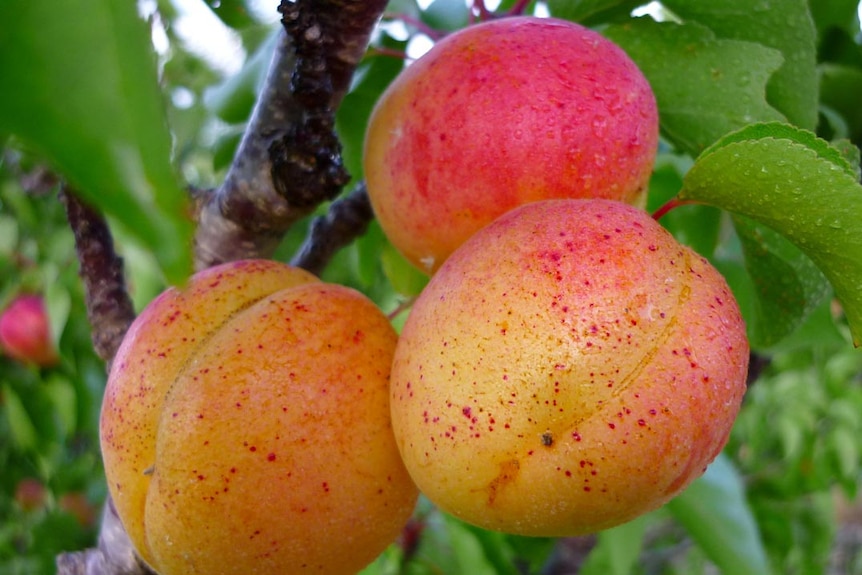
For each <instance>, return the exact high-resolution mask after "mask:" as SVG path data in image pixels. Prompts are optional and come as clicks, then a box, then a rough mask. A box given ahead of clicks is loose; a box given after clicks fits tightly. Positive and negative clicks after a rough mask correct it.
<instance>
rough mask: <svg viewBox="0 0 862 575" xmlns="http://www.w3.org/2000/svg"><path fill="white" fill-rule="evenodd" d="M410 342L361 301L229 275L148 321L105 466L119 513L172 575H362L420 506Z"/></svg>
mask: <svg viewBox="0 0 862 575" xmlns="http://www.w3.org/2000/svg"><path fill="white" fill-rule="evenodd" d="M395 342H396V335H395V333H394V331H393V329H392V327H391V325H390V324H389V322H388V320H387V318H386V317H385V315H383V314H382V313H381V312H380V310H379V309H378V308H377V307H375V306H374V304H373V303H372V302H371V301H370V300H368V299H367V298H365V296H363V295H361V294H359V293H358V292H355V291H353V290H351V289H349V288H346V287H342V286H336V285H330V284H326V283H323V282H320V281H319V280H318V279H317V278H315V277H314V276H312V275H311V274H308V273H306V272H304V271H302V270H299V269H296V268H292V267H289V266H286V265H283V264H279V263H275V262H269V261H244V262H236V263H231V264H225V265H222V266H218V267H215V268H211V269H208V270H206V271H203V272H200V273H198V274H197V275H195V276H194V277H193V278H192V279H191V281H190V283H189V285H188V286H186V287H185V288H184V289H181V290H180V289H169V290H168V291H166V292H165V293H163V294H162V295H161V296H159V297H158V298H157V299H156V300H154V301H153V302H152V303H151V304H150V305H149V306H148V307H147V308H146V309H145V310H144V311H143V312H142V313H141V315H140V316H139V317H138V318H137V319H136V321H135V322H134V323H133V325H132V326H131V328H130V330H129V332H128V334H127V335H126V337H125V339H124V340H123V343H122V346H121V347H120V349H119V351H118V353H117V355H116V358H115V360H114V362H113V365H112V369H111V372H110V376H109V380H108V386H107V389H106V393H105V399H104V404H103V408H102V414H101V422H100V426H101V428H100V431H101V440H102V452H103V455H104V462H105V472H106V475H107V480H108V487H109V489H110V492H111V495H112V497H113V500H114V504H115V505H116V508H117V512H118V514H119V516H120V518H121V520H122V521H123V524H124V526H125V527H126V530H127V531H128V533H129V536H130V537H131V540H132V542H133V543H134V544H135V546H136V548H137V550H138V552H139V553H140V555H141V556H142V557H143V558H144V559H145V560H146V561H147V563H149V564H150V565H151V566H152V567H153V568H154V569H155V570H156V571H158V572H159V573H161V574H162V575H173V574H178V575H179V574H193V573H222V574H230V573H238V574H239V573H243V574H245V573H303V572H314V573H333V574H348V573H350V574H352V573H355V572H356V571H358V570H359V569H361V568H362V567H363V566H364V565H366V564H367V563H369V562H370V561H371V560H373V559H374V557H375V556H376V555H377V554H379V553H380V552H381V551H382V550H383V549H384V548H385V547H386V546H387V545H388V544H389V543H390V542H392V541H393V540H394V539H395V537H396V536H397V535H398V533H400V530H401V528H402V527H403V525H404V524H405V523H406V522H407V520H408V518H409V516H410V514H411V512H412V509H413V505H414V503H415V500H416V497H417V491H416V487H415V486H414V485H413V483H412V482H411V480H410V478H409V476H408V475H407V472H406V470H405V468H404V466H403V463H402V462H401V459H400V457H399V454H398V449H397V447H396V445H395V440H394V437H393V434H392V429H391V423H390V414H389V396H388V389H389V388H388V379H389V370H390V364H391V360H392V354H393V352H394V347H395Z"/></svg>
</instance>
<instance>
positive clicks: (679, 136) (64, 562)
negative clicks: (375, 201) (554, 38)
mask: <svg viewBox="0 0 862 575" xmlns="http://www.w3.org/2000/svg"><path fill="white" fill-rule="evenodd" d="M183 4H184V5H186V6H187V5H188V3H179V2H177V3H174V2H171V1H169V0H158V1H156V0H149V1H140V2H138V3H133V2H125V3H122V2H114V1H113V0H96V1H90V2H84V1H82V0H74V1H69V2H65V3H63V6H59V5H57V4H56V3H55V2H49V1H47V0H7V1H5V2H4V3H3V4H2V5H0V78H2V84H3V87H2V89H0V145H2V156H0V308H4V309H5V308H6V307H7V306H8V305H9V304H10V303H11V302H12V301H13V300H14V299H15V298H16V297H17V296H18V295H19V294H22V293H30V294H39V295H41V296H42V297H43V298H44V302H45V307H46V309H47V315H48V318H49V324H50V329H51V334H52V337H53V345H55V346H56V348H57V349H58V350H59V356H60V359H59V362H57V363H55V364H51V365H44V366H38V365H33V364H27V363H26V362H21V361H19V360H16V359H14V358H13V357H11V356H10V355H9V354H6V355H2V356H0V469H2V470H3V471H2V474H0V574H6V573H9V574H13V573H50V572H54V571H55V570H57V567H56V566H55V561H57V557H58V556H59V565H60V567H59V572H61V573H73V572H78V573H86V572H90V573H96V572H101V571H98V570H94V569H96V567H94V566H101V567H99V568H102V569H103V571H104V572H112V573H119V572H127V573H132V572H140V573H143V572H144V571H142V570H141V569H140V568H139V567H135V565H134V563H133V562H131V560H130V555H129V549H128V547H127V546H124V545H123V542H122V540H121V539H122V538H120V540H117V539H115V538H114V537H115V536H117V534H118V533H120V535H121V532H118V531H117V525H116V521H115V520H114V521H112V516H111V513H110V511H108V512H107V513H106V515H105V517H106V520H105V523H104V526H102V520H101V516H102V508H103V503H104V501H105V498H106V488H105V480H104V475H103V472H102V469H101V464H100V455H99V445H98V429H97V421H98V412H99V406H100V401H101V395H102V390H103V388H104V385H105V377H106V376H105V362H106V361H110V358H111V357H112V355H113V352H114V351H115V350H116V346H117V345H118V343H119V340H120V338H121V337H122V334H123V332H124V330H125V328H126V327H127V326H128V323H129V322H130V320H131V318H132V317H133V316H134V313H135V312H136V311H139V310H140V309H141V308H142V307H143V306H144V305H145V304H146V303H147V302H149V301H150V300H151V299H152V298H154V297H155V296H156V295H157V294H158V293H159V292H160V291H161V290H162V289H164V288H165V286H167V285H169V284H174V283H179V282H182V281H183V279H184V278H185V277H187V275H188V274H189V273H190V272H191V270H192V269H193V267H196V268H201V267H206V266H209V265H212V264H214V263H218V262H223V261H229V260H234V259H239V258H241V257H269V258H274V259H278V260H281V261H286V262H293V263H296V264H298V265H301V266H303V267H305V268H307V269H309V270H312V271H314V272H315V273H319V274H321V275H322V277H323V278H324V279H325V280H327V281H331V282H336V283H341V284H345V285H348V286H351V287H354V288H357V289H359V290H360V291H362V292H364V293H365V294H367V295H368V296H370V297H371V298H372V299H373V300H374V301H375V302H376V303H377V304H378V305H379V306H380V307H381V308H382V309H383V310H384V311H386V312H387V313H391V314H392V316H393V318H394V320H393V321H394V322H395V323H396V326H397V325H400V324H401V323H402V322H403V320H404V318H405V316H406V313H404V312H405V310H406V308H407V307H409V301H410V298H411V297H412V296H415V295H416V294H417V293H418V292H419V291H420V290H421V289H422V287H423V286H424V284H425V282H426V281H427V279H426V278H425V276H423V275H422V274H421V273H419V272H418V271H416V270H414V269H413V268H412V267H411V266H410V265H409V264H407V263H406V262H405V260H403V259H402V258H401V256H400V255H399V254H398V253H397V252H396V251H395V250H394V249H393V248H392V247H391V246H390V245H389V244H388V243H387V241H386V239H385V238H384V236H383V234H382V232H381V231H380V229H379V227H378V226H377V224H376V223H375V222H374V221H373V219H372V215H371V212H370V208H369V205H368V202H367V197H366V196H365V192H364V188H363V184H362V167H361V153H362V142H363V137H364V130H365V126H366V122H367V118H368V115H369V113H370V111H371V108H372V106H373V105H374V103H375V101H376V100H377V98H378V97H379V95H380V94H381V92H382V91H383V89H384V88H385V87H386V86H387V85H388V83H389V82H390V81H391V80H392V79H393V78H394V77H395V75H396V74H397V73H398V71H399V70H400V69H401V68H402V67H403V66H404V65H405V59H404V58H403V57H399V55H403V54H404V53H405V51H406V52H408V53H409V54H411V55H415V54H416V51H417V50H420V49H421V47H422V46H423V45H424V46H426V47H427V45H428V44H429V43H430V42H431V41H433V39H435V38H439V37H441V36H442V35H444V34H445V33H446V32H447V31H451V30H455V29H458V28H461V27H464V26H466V25H468V24H469V23H470V22H471V21H475V20H476V19H484V18H489V17H492V15H491V14H490V13H489V10H490V8H489V7H488V6H485V5H483V4H482V3H481V2H476V3H475V4H474V3H469V2H468V3H465V2H464V0H434V1H433V2H430V3H427V2H423V3H421V5H420V4H419V3H416V2H414V1H412V0H393V1H392V2H390V3H389V4H388V5H387V4H386V2H382V1H380V0H375V1H364V0H361V1H357V0H317V1H303V0H296V1H295V2H289V1H285V2H283V3H282V5H281V7H280V11H281V13H283V14H284V15H285V21H286V22H287V25H286V26H284V27H286V28H287V29H288V32H289V33H292V34H294V35H295V37H296V38H297V39H296V41H294V42H293V43H291V42H290V41H288V40H286V38H287V36H286V34H285V32H284V30H283V28H284V27H283V26H282V24H281V23H280V22H279V21H278V16H279V10H278V9H279V7H278V6H277V3H276V2H275V1H274V0H273V1H272V2H251V0H206V1H204V0H200V4H201V6H204V7H205V8H206V9H208V10H211V12H212V14H213V15H215V17H216V18H217V19H218V20H219V21H220V24H219V27H220V28H221V29H224V30H227V31H229V35H228V36H227V37H228V38H229V39H230V41H231V42H234V43H235V48H234V56H236V57H238V58H240V59H241V64H240V66H239V70H238V71H232V72H231V73H226V72H225V70H224V67H223V66H220V65H219V64H218V62H214V61H213V59H212V58H208V57H206V55H205V54H204V53H203V52H202V47H201V45H200V44H199V43H191V42H189V34H188V20H187V19H184V18H183V15H182V12H181V10H180V6H181V5H183ZM642 4H643V2H637V1H635V2H632V1H623V0H547V1H545V2H537V3H534V2H530V3H526V5H525V3H523V2H514V1H512V0H507V1H504V2H503V3H502V5H500V6H499V7H495V8H494V10H495V12H496V15H497V16H500V15H504V14H505V13H506V12H507V11H508V10H511V9H513V8H514V9H516V10H524V11H526V13H536V14H544V15H553V16H556V17H560V18H565V19H569V20H573V21H577V22H580V23H582V24H585V25H587V26H590V27H592V28H595V29H596V30H599V31H600V32H601V33H603V34H605V35H606V36H607V37H609V38H611V39H612V40H614V41H615V42H617V43H618V44H619V45H620V46H622V47H623V48H624V49H625V50H626V51H627V52H628V53H629V55H630V56H631V57H632V58H633V59H634V60H635V61H636V62H637V63H638V65H639V66H640V67H641V69H642V70H643V71H644V73H645V74H646V76H647V78H648V79H649V81H650V83H651V85H652V87H653V89H654V91H655V93H656V96H657V100H658V104H659V109H660V114H661V129H662V138H663V139H662V144H661V148H660V152H659V157H658V160H657V162H656V165H655V170H654V174H653V178H652V180H651V185H650V193H649V203H648V209H649V210H650V211H654V210H656V209H658V208H660V207H661V206H663V205H665V204H666V203H667V202H668V201H669V200H671V199H672V198H674V197H675V196H677V195H678V194H681V196H680V197H682V198H685V199H686V200H687V201H686V202H684V205H680V206H679V207H676V208H675V209H673V210H672V211H671V212H670V213H668V214H667V215H666V216H665V217H663V218H662V220H661V223H662V224H663V225H665V226H666V227H667V228H668V229H670V230H671V231H672V232H673V233H674V235H675V236H676V237H677V238H678V239H679V240H680V241H681V242H683V243H685V244H687V245H690V246H692V247H693V248H695V249H696V250H697V251H698V252H700V253H701V254H703V255H704V256H706V257H707V258H709V259H710V261H711V262H712V263H713V264H714V265H715V266H716V267H717V268H718V269H719V270H720V271H721V272H722V273H723V274H724V275H725V276H726V278H727V279H728V281H729V283H730V284H731V287H732V288H733V291H734V293H735V295H736V297H737V299H738V300H739V303H740V306H741V308H742V310H743V313H744V316H745V319H746V322H747V325H748V331H749V337H750V340H751V344H752V350H753V356H752V366H751V370H750V378H749V379H750V382H749V390H748V394H747V396H746V399H745V403H744V406H743V410H742V412H741V414H740V416H739V418H738V420H737V422H736V425H735V427H734V430H733V433H732V436H731V440H730V443H729V444H728V446H727V448H726V449H725V452H724V454H723V455H722V456H721V457H719V459H717V460H716V461H715V463H714V464H713V465H712V466H711V467H710V468H709V470H708V471H707V473H706V475H705V476H704V477H703V478H701V479H699V480H697V481H696V482H695V483H694V484H693V485H692V486H691V487H690V488H689V489H688V490H687V491H686V492H685V493H683V494H682V495H681V496H679V497H678V498H676V499H675V500H673V501H672V502H671V503H669V504H668V505H666V506H665V507H664V508H662V509H660V510H658V511H656V512H653V513H651V514H648V515H646V516H644V517H641V518H639V519H637V520H635V521H632V522H631V523H628V524H626V525H623V526H621V527H618V528H615V529H611V530H609V531H605V532H602V533H599V534H596V535H594V536H588V537H582V538H575V539H569V540H544V539H529V538H522V537H512V536H506V535H501V534H497V533H492V532H488V531H483V530H480V529H477V528H474V527H471V526H468V525H466V524H464V523H461V522H459V521H457V520H455V519H453V518H451V517H448V516H446V515H444V514H442V513H440V512H438V511H437V510H436V509H434V508H433V506H431V505H430V504H428V503H427V502H425V501H421V502H420V505H419V507H418V509H417V511H416V514H415V517H414V519H413V520H412V521H411V523H410V524H409V525H408V528H407V529H406V530H405V532H404V534H403V535H402V537H401V539H400V540H399V541H397V542H395V543H394V544H393V545H392V546H391V547H390V548H389V549H388V550H387V551H386V552H385V553H384V554H383V555H382V556H381V557H380V558H379V559H378V560H377V561H376V562H375V563H374V564H372V565H371V566H369V567H368V568H367V570H366V571H364V572H363V573H365V574H366V575H377V574H394V573H409V574H417V575H418V574H426V573H427V574H437V573H469V574H471V575H484V574H493V573H502V574H518V573H548V574H552V573H553V574H562V573H583V574H600V573H601V574H611V575H622V574H626V573H644V574H647V573H649V574H659V573H662V574H670V573H686V574H696V573H717V572H722V573H727V574H734V575H736V574H743V573H745V574H752V575H756V574H761V573H762V574H766V573H776V574H778V573H782V574H809V573H810V574H820V573H836V574H837V573H841V574H851V573H862V508H860V507H859V505H858V503H856V500H857V491H858V484H859V479H860V470H862V376H860V373H862V353H860V352H859V351H857V350H855V349H854V346H853V341H854V339H855V340H856V341H857V342H858V341H859V339H860V335H859V334H860V332H862V327H860V325H859V322H860V317H862V313H860V311H862V290H860V289H859V287H858V286H860V285H862V187H860V184H859V146H860V144H862V105H860V103H862V35H860V34H862V33H860V25H859V16H858V14H859V6H858V2H857V0H816V1H815V0H811V1H810V2H806V1H805V0H756V1H754V2H751V1H749V0H745V1H742V0H715V1H710V2H687V1H685V0H670V1H666V2H662V5H660V6H659V5H657V3H653V4H652V5H651V7H652V9H651V10H650V12H649V15H643V11H638V10H636V9H638V8H640V7H641V5H642ZM633 11H634V14H636V15H637V16H634V15H633ZM381 16H383V19H382V22H380V23H379V24H378V20H379V18H380V17H381ZM657 20H658V21H661V23H659V22H658V21H657ZM310 31H311V32H314V33H310ZM216 41H217V42H219V43H221V42H222V40H216ZM294 46H295V47H296V50H294V49H293V47H294ZM219 47H221V46H219ZM203 50H204V51H205V50H207V46H206V45H204V46H203ZM406 61H407V62H409V59H408V60H406ZM270 62H271V66H270ZM270 67H271V73H269V74H268V73H267V71H268V70H269V69H270ZM256 102H257V103H258V106H257V108H256V111H255V112H254V114H252V110H253V108H254V106H255V103H256ZM333 128H334V131H333ZM243 134H245V135H246V136H245V139H244V140H243V143H242V145H240V139H241V137H242V136H243ZM815 134H816V136H818V137H819V138H820V139H818V138H815ZM827 142H829V143H827ZM524 161H529V158H525V159H524ZM348 174H349V175H348ZM689 200H690V202H689ZM190 214H191V215H192V216H193V217H192V218H190V217H189V215H190ZM193 221H194V222H195V223H194V224H193V223H192V222H193ZM191 245H194V249H193V250H191V249H189V246H191ZM115 252H116V253H115ZM118 256H121V258H122V260H120V259H119V258H118ZM854 334H855V338H854ZM100 530H101V533H102V538H101V542H99V541H97V538H98V536H99V533H100ZM329 544H331V545H333V546H337V545H338V541H331V542H329ZM97 545H98V546H97ZM86 549H89V551H84V550H86ZM72 552H77V553H72ZM87 564H89V565H90V567H89V570H88V568H87V567H86V565H87ZM122 569H127V570H126V571H123V570H122Z"/></svg>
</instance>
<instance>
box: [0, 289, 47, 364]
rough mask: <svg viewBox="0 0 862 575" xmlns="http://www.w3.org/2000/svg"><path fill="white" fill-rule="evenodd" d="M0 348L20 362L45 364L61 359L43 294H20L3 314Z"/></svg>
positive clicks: (0, 324) (0, 326) (0, 321)
mask: <svg viewBox="0 0 862 575" xmlns="http://www.w3.org/2000/svg"><path fill="white" fill-rule="evenodd" d="M0 350H2V351H4V352H5V353H6V354H7V355H8V356H9V357H11V358H14V359H16V360H18V361H21V362H24V363H31V364H34V365H38V366H42V367H50V366H53V365H56V364H57V363H58V362H59V361H60V356H59V355H58V353H57V348H56V346H55V344H54V340H53V338H52V337H51V326H50V323H49V321H48V313H47V312H46V310H45V303H44V301H43V300H42V297H41V296H38V295H22V296H18V297H17V298H16V299H15V300H13V301H12V303H11V304H9V307H7V308H6V309H5V310H4V311H3V313H2V314H0Z"/></svg>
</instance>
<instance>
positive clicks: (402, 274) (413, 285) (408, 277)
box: [379, 242, 429, 296]
mask: <svg viewBox="0 0 862 575" xmlns="http://www.w3.org/2000/svg"><path fill="white" fill-rule="evenodd" d="M379 257H380V263H381V264H382V265H383V273H384V274H386V279H388V280H389V283H390V284H392V288H393V289H394V290H395V291H396V292H398V293H399V294H401V295H405V296H417V295H419V293H420V292H421V291H422V289H423V288H424V287H425V286H426V285H427V284H428V279H429V278H428V276H427V275H425V274H423V273H422V272H420V271H419V270H418V269H417V268H416V267H415V266H414V265H413V264H411V263H410V262H408V261H407V259H406V258H405V257H404V256H403V255H401V253H399V252H398V250H396V249H395V248H394V247H393V246H392V244H390V243H389V242H383V243H382V252H381V253H380V256H379Z"/></svg>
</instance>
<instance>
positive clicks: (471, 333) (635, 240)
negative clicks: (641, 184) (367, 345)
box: [392, 200, 749, 536]
mask: <svg viewBox="0 0 862 575" xmlns="http://www.w3.org/2000/svg"><path fill="white" fill-rule="evenodd" d="M748 357H749V347H748V342H747V339H746V334H745V327H744V323H743V320H742V318H741V316H740V312H739V308H738V306H737V304H736V301H735V299H734V297H733V295H732V294H731V292H730V290H729V289H728V286H727V284H726V282H725V281H724V278H723V277H722V276H721V275H720V274H719V273H718V272H717V271H716V270H715V269H714V268H713V267H712V266H711V265H710V264H709V263H708V262H707V261H706V260H705V259H703V258H702V257H700V256H699V255H697V254H696V253H694V252H693V251H692V250H690V249H689V248H687V247H684V246H682V245H680V244H679V243H678V242H677V241H676V240H675V239H674V238H673V236H671V235H670V234H669V233H668V232H667V231H666V230H665V229H664V228H662V227H661V226H660V225H659V224H658V223H656V222H655V221H654V220H653V219H652V218H650V216H649V215H648V214H646V213H645V212H644V211H642V210H641V209H639V208H636V207H632V206H629V205H627V204H624V203H620V202H614V201H609V200H546V201H542V202H536V203H532V204H527V205H525V206H522V207H519V208H516V209H515V210H513V211H511V212H509V213H507V214H505V215H504V216H502V217H500V218H499V219H497V220H496V221H495V222H493V223H492V224H490V225H489V226H487V227H486V228H484V229H482V230H481V231H479V232H477V233H476V234H475V235H474V236H473V237H472V238H471V239H469V240H468V241H467V242H466V243H464V245H463V246H461V247H460V248H459V249H458V250H457V251H456V252H455V253H453V254H452V256H451V257H450V258H449V259H448V260H447V261H446V263H445V264H443V266H442V267H441V268H440V270H439V271H438V272H437V273H436V274H435V275H434V276H433V277H432V278H431V281H430V282H429V284H428V286H427V287H426V288H425V290H424V291H423V292H422V294H421V295H420V296H419V298H418V299H417V301H416V303H415V305H414V306H413V309H412V311H411V313H410V316H409V317H408V319H407V321H406V324H405V325H404V329H403V331H402V334H401V337H400V340H399V343H398V346H397V349H396V352H395V358H394V360H393V367H392V417H393V420H392V421H393V428H394V431H395V436H396V439H397V441H398V446H399V448H400V450H401V454H402V456H403V457H404V461H405V463H406V465H407V469H408V471H409V472H410V474H411V476H412V477H413V479H414V480H415V482H416V484H417V485H418V486H419V489H420V490H421V491H422V492H423V493H424V494H425V495H427V496H428V498H429V499H430V500H431V501H433V502H434V503H436V504H437V505H438V506H439V507H441V508H442V509H444V510H446V511H448V512H450V513H452V514H454V515H455V516H457V517H459V518H461V519H463V520H465V521H467V522H469V523H472V524H475V525H478V526H481V527H484V528H487V529H491V530H498V531H504V532H508V533H515V534H521V535H534V536H571V535H577V534H584V533H589V532H595V531H599V530H602V529H606V528H609V527H612V526H614V525H617V524H620V523H623V522H625V521H628V520H630V519H632V518H634V517H636V516H638V515H640V514H642V513H644V512H647V511H649V510H652V509H655V508H657V507H659V506H660V505H662V504H663V503H664V502H666V501H668V500H669V499H670V498H672V497H673V496H674V495H676V494H677V493H679V492H680V491H681V490H682V489H683V488H685V486H686V485H688V484H689V483H690V482H691V481H692V480H693V479H695V478H696V477H698V476H699V475H701V474H702V472H703V471H704V470H705V468H706V466H707V465H708V464H709V463H710V462H711V461H712V460H713V459H714V458H715V457H716V456H717V455H718V453H719V452H720V450H721V449H722V447H723V446H724V445H725V443H726V441H727V438H728V434H729V431H730V428H731V426H732V424H733V421H734V419H735V417H736V414H737V412H738V410H739V407H740V403H741V400H742V396H743V393H744V391H745V381H746V373H747V366H748Z"/></svg>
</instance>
